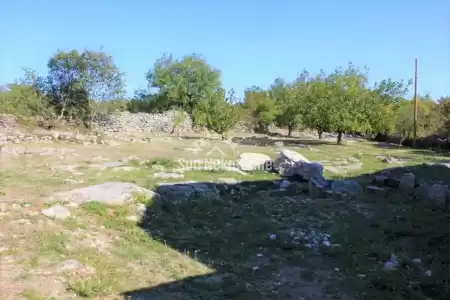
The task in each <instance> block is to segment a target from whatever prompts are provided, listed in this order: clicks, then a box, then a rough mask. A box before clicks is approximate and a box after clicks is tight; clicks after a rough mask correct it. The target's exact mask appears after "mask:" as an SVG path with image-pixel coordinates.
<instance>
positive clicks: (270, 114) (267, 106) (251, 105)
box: [244, 87, 277, 133]
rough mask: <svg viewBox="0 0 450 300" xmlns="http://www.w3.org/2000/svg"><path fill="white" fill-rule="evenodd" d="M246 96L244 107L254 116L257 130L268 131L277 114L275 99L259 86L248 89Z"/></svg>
mask: <svg viewBox="0 0 450 300" xmlns="http://www.w3.org/2000/svg"><path fill="white" fill-rule="evenodd" d="M244 97H245V98H244V102H245V103H244V107H245V108H246V109H247V111H248V112H249V114H250V116H251V117H252V118H253V123H254V127H255V131H257V132H261V133H267V132H268V131H269V126H270V125H271V124H273V123H274V121H275V117H276V115H277V110H276V103H275V99H273V98H272V97H271V96H270V94H269V93H268V92H267V91H264V90H262V89H261V88H259V87H252V88H251V89H247V90H246V91H245V96H244Z"/></svg>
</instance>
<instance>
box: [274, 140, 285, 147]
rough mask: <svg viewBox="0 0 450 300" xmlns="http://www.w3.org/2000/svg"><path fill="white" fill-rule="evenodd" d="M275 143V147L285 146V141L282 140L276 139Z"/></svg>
mask: <svg viewBox="0 0 450 300" xmlns="http://www.w3.org/2000/svg"><path fill="white" fill-rule="evenodd" d="M273 145H274V146H275V147H283V146H284V143H283V142H282V141H276V142H275V143H273Z"/></svg>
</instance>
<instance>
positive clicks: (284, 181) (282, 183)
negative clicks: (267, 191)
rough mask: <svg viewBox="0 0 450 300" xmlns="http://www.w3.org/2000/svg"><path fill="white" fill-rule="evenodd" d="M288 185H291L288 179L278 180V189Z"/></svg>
mask: <svg viewBox="0 0 450 300" xmlns="http://www.w3.org/2000/svg"><path fill="white" fill-rule="evenodd" d="M290 185H291V182H290V181H289V180H282V181H281V182H280V185H279V188H280V189H286V188H287V187H288V186H290Z"/></svg>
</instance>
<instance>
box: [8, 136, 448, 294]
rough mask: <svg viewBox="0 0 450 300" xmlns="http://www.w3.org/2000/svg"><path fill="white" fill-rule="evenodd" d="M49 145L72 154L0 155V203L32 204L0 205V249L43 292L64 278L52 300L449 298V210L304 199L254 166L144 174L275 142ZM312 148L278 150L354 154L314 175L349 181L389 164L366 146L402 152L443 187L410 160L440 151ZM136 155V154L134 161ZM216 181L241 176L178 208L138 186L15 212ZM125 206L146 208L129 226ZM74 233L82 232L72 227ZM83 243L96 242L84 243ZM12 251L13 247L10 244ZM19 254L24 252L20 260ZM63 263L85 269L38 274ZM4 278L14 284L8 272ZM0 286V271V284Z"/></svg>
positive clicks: (393, 200) (297, 187) (326, 156)
mask: <svg viewBox="0 0 450 300" xmlns="http://www.w3.org/2000/svg"><path fill="white" fill-rule="evenodd" d="M56 146H57V147H67V148H74V149H77V150H76V151H77V153H79V154H80V156H79V157H76V156H68V157H66V158H64V160H61V159H59V158H57V157H45V159H43V158H42V157H40V156H29V157H22V156H17V157H7V158H6V160H4V161H3V162H2V163H3V165H2V170H0V179H1V181H0V182H1V193H0V199H5V200H8V199H19V200H20V201H21V202H27V203H30V204H31V205H29V206H24V207H20V209H17V210H9V209H8V211H7V212H8V214H7V215H5V216H3V218H0V225H1V226H2V227H0V228H2V229H0V233H3V234H4V236H3V237H2V236H0V239H4V241H3V240H2V242H4V243H5V245H7V246H8V250H7V251H6V252H3V253H2V255H8V256H11V257H13V258H16V260H15V261H13V262H11V264H13V267H11V268H9V269H8V270H7V272H12V270H13V269H14V268H18V269H21V270H22V271H23V270H26V271H29V272H28V273H27V274H30V275H29V276H28V277H26V278H25V277H24V278H22V281H26V280H32V278H33V277H32V274H33V270H45V271H46V272H47V273H45V274H50V275H48V276H47V277H45V278H43V279H42V287H43V286H45V285H51V282H53V280H62V282H64V288H65V290H61V291H60V293H61V294H62V295H63V296H62V297H63V298H64V297H66V298H67V299H69V295H71V293H73V294H75V296H76V297H77V298H80V299H82V298H84V299H96V298H98V299H101V298H107V299H113V297H120V294H121V293H124V292H127V291H133V290H136V291H137V290H139V289H142V288H149V289H146V290H141V291H140V292H141V295H152V296H155V295H158V296H159V295H166V296H167V297H169V298H173V299H176V297H177V295H178V296H179V295H183V296H182V297H183V299H250V300H252V299H297V298H298V297H304V298H305V299H321V297H322V298H325V297H328V296H329V297H333V298H334V299H350V298H353V299H426V298H427V297H428V298H431V299H445V298H448V295H449V291H450V286H449V280H450V277H449V276H448V274H447V273H448V272H446V271H445V270H446V268H447V266H448V264H449V262H450V256H449V254H448V253H450V251H449V250H450V249H449V246H448V245H450V241H449V240H448V237H449V236H450V232H449V230H447V229H446V227H445V226H443V224H445V223H446V222H448V221H449V218H450V216H449V214H448V213H447V212H446V211H444V210H442V209H440V210H439V209H436V208H434V207H431V206H426V205H424V204H423V203H417V202H415V201H413V200H412V199H408V198H405V197H404V196H402V195H400V194H397V193H391V194H390V195H389V198H382V197H379V196H375V195H369V194H367V195H365V196H364V197H363V198H361V199H353V200H348V199H345V200H344V199H310V197H309V195H308V194H306V193H305V191H304V187H303V186H302V184H292V185H290V186H289V187H288V188H287V189H286V190H279V189H278V187H277V186H276V185H275V184H274V180H276V179H279V177H278V176H277V175H275V174H270V173H266V172H252V173H250V174H249V175H247V176H245V175H241V174H239V173H236V172H229V171H222V170H212V171H200V170H197V171H195V170H193V171H186V172H184V175H185V178H182V179H176V180H174V179H155V178H154V177H153V174H154V173H155V172H158V170H157V169H156V168H154V167H155V166H157V165H158V166H164V168H165V170H166V171H170V170H171V169H174V168H178V167H179V165H178V163H177V162H176V160H175V159H174V158H189V159H202V158H204V157H203V156H204V155H205V153H207V152H209V150H210V149H212V148H214V147H215V146H217V147H218V148H219V149H222V150H223V153H225V154H226V155H227V157H225V158H224V159H232V156H233V155H235V154H236V155H239V154H240V153H242V152H259V153H266V154H268V155H270V156H271V157H274V155H275V151H276V150H277V148H276V147H273V146H270V145H269V146H267V147H261V146H237V147H236V148H235V149H234V150H235V152H234V151H231V150H230V149H229V146H228V145H225V144H223V143H221V142H214V141H208V145H205V146H203V150H202V151H200V152H198V153H192V152H188V151H184V150H183V149H185V148H188V147H192V145H191V141H187V140H180V141H179V140H172V141H165V140H163V139H161V140H158V141H157V142H155V143H154V144H153V143H152V144H136V145H120V146H117V147H110V146H95V147H94V146H80V145H56ZM56 146H55V147H56ZM27 147H28V146H27ZM30 147H39V145H31V146H30ZM45 147H48V145H46V146H45ZM312 147H313V150H310V149H307V148H292V147H287V148H290V149H292V150H295V151H298V152H299V153H301V154H302V155H304V156H305V157H307V158H308V159H310V160H312V161H320V160H328V161H330V164H334V163H336V162H339V161H342V160H343V159H348V158H349V157H355V158H357V159H358V160H359V161H361V162H362V168H361V169H359V170H352V171H348V172H347V173H345V174H332V173H330V172H326V173H325V175H326V176H327V177H329V178H355V179H357V180H359V181H360V182H362V183H368V182H369V181H368V180H369V179H370V178H371V176H372V174H373V173H375V172H377V171H380V170H382V169H384V168H386V167H392V165H388V164H385V163H383V162H381V161H380V160H379V159H378V158H377V157H376V155H392V156H396V157H402V158H405V159H406V160H407V162H406V164H405V166H406V167H410V168H411V170H413V172H414V173H415V174H416V175H417V176H418V177H420V178H425V179H427V180H441V181H443V182H448V183H450V171H448V170H447V169H439V170H438V171H437V169H436V168H432V167H426V166H420V167H417V165H421V164H422V163H426V162H436V161H439V160H444V159H445V153H441V154H435V153H424V152H413V151H411V150H408V149H402V148H399V149H384V148H379V147H378V146H377V145H375V144H372V143H365V142H362V143H358V144H348V145H342V146H336V145H332V144H323V145H313V146H312ZM231 152H233V153H231ZM219 154H220V153H219V152H217V151H216V152H214V154H213V156H214V155H219ZM131 155H133V156H136V157H138V159H137V160H134V161H133V160H132V161H130V162H129V163H128V164H129V165H131V166H134V167H135V169H134V170H131V171H128V172H126V171H120V170H119V171H114V170H113V169H105V170H98V169H94V168H90V167H89V164H90V163H91V162H92V161H93V157H95V156H103V157H105V158H108V159H109V160H116V161H117V160H119V159H123V158H124V157H128V156H131ZM144 160H145V161H146V163H145V164H144V165H141V163H140V162H141V161H144ZM56 165H57V166H60V165H78V166H81V167H82V168H78V169H77V171H81V172H82V173H83V174H82V175H79V176H78V177H77V175H73V173H72V172H71V171H65V170H63V171H61V170H60V171H57V172H56V171H51V168H50V167H51V166H56ZM30 169H31V170H34V171H33V172H30V171H29V170H30ZM399 172H405V169H399ZM61 178H77V179H79V178H80V179H82V180H83V181H84V183H80V184H73V183H67V182H63V181H62V180H61ZM219 178H234V179H236V180H238V181H242V182H243V183H242V184H241V185H240V188H233V187H229V188H228V189H221V195H220V199H204V198H202V199H199V200H201V201H192V202H189V204H179V205H174V204H173V203H167V202H163V203H162V205H155V203H153V202H152V201H150V200H149V199H147V197H145V196H144V195H141V194H137V195H135V201H134V204H130V205H127V206H106V205H104V204H102V203H98V202H90V203H87V204H84V205H81V206H80V207H78V208H70V210H71V214H72V216H71V217H70V218H68V219H66V220H55V221H53V220H52V221H50V220H46V219H45V218H44V217H43V216H40V215H39V214H37V215H36V214H34V215H32V216H31V215H30V216H28V215H27V214H26V213H28V212H33V211H34V212H37V213H38V212H39V209H40V208H42V207H44V205H43V203H42V200H43V198H45V197H46V196H48V195H49V194H51V192H52V191H54V190H67V189H70V188H73V187H78V186H85V185H88V184H96V183H102V182H106V181H127V182H134V183H136V184H138V185H140V186H142V187H146V188H151V189H153V190H155V191H157V184H158V183H159V182H177V181H187V180H193V181H206V182H214V181H218V180H219ZM2 194H3V195H2ZM137 204H145V205H146V207H147V211H146V213H145V216H144V217H143V220H142V221H141V222H138V223H137V224H136V222H133V221H130V220H128V219H127V217H129V216H130V215H132V214H134V213H135V208H136V205H137ZM36 208H38V209H37V210H36ZM17 218H31V219H33V222H32V226H31V227H32V230H29V231H27V230H28V229H27V230H25V229H24V227H23V226H22V227H21V226H11V225H10V224H9V222H10V220H14V219H17ZM8 230H11V232H9V231H8ZM297 231H301V232H303V234H304V235H305V236H308V237H309V236H312V237H316V238H317V239H320V238H321V237H319V235H318V234H319V233H320V234H325V233H326V234H330V236H331V238H330V240H331V243H336V244H340V245H339V246H336V247H326V246H324V245H322V244H321V241H319V247H317V248H316V247H313V248H310V247H309V246H307V244H309V243H312V241H310V240H304V239H303V238H297V236H292V232H295V233H296V232H297ZM14 232H15V233H17V235H16V237H17V236H20V237H24V239H25V240H24V241H25V245H23V244H21V241H20V240H18V239H17V238H14V237H13V236H14ZM77 232H81V233H82V234H81V235H75V234H74V233H77ZM313 232H314V233H313ZM11 233H12V234H11ZM271 234H275V235H276V238H275V239H271V238H270V235H271ZM91 240H94V241H98V242H101V243H103V244H104V246H105V247H96V246H92V245H90V242H89V241H91ZM11 245H14V247H11ZM16 246H17V247H19V248H20V249H21V250H20V251H12V250H11V249H12V248H15V247H16ZM27 252H28V254H29V256H26V254H27ZM391 253H395V254H397V255H398V256H399V258H400V260H401V264H400V267H399V268H398V270H396V271H393V272H385V271H383V270H382V268H383V264H384V262H385V261H386V260H387V259H388V258H389V256H390V255H391ZM22 256H24V257H28V258H27V259H25V260H24V259H22ZM413 258H421V260H422V262H421V264H419V265H418V264H414V263H412V259H413ZM67 259H76V260H78V261H79V262H81V263H82V264H84V265H86V266H89V267H91V268H93V269H94V270H95V272H94V273H89V274H80V273H77V272H68V273H65V274H55V273H54V271H51V270H53V269H49V268H54V265H55V264H57V263H59V262H62V261H64V260H67ZM23 261H25V262H23ZM426 270H432V276H429V277H428V276H425V275H424V274H425V271H426ZM0 271H2V270H0ZM8 278H9V277H8ZM11 278H14V277H13V276H11ZM17 278H19V277H17ZM8 280H11V282H9V283H10V284H13V283H15V284H16V282H15V281H14V280H13V279H8ZM1 283H2V282H1V280H0V286H1ZM17 284H19V283H17ZM20 284H22V283H20ZM64 293H67V294H64ZM18 296H21V297H22V298H25V299H49V298H48V297H47V293H45V292H44V291H43V290H42V291H41V289H40V287H38V288H35V287H33V288H30V287H28V286H24V288H23V289H22V292H20V291H19V292H17V293H16V294H14V295H13V296H12V297H13V298H14V297H16V298H17V297H18ZM33 297H34V298H33ZM39 297H40V298H39ZM155 297H156V296H155ZM308 297H309V298H308Z"/></svg>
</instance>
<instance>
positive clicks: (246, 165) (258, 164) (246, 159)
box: [236, 152, 272, 171]
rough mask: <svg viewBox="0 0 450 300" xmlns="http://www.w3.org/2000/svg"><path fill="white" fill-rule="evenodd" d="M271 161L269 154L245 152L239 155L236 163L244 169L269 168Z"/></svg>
mask: <svg viewBox="0 0 450 300" xmlns="http://www.w3.org/2000/svg"><path fill="white" fill-rule="evenodd" d="M271 161H272V160H271V159H270V157H269V156H268V155H267V154H263V153H252V152H245V153H242V154H241V155H239V157H238V159H237V161H236V165H237V167H238V168H239V169H240V170H242V171H254V170H267V169H268V167H269V164H270V162H271Z"/></svg>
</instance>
